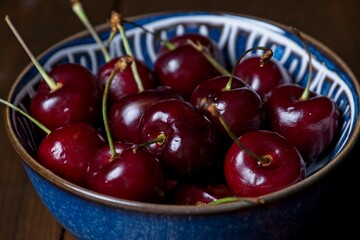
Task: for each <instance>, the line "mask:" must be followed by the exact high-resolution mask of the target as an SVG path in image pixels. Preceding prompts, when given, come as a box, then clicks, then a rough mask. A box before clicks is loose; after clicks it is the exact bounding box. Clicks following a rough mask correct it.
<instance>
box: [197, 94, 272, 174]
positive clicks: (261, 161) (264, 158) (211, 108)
mask: <svg viewBox="0 0 360 240" xmlns="http://www.w3.org/2000/svg"><path fill="white" fill-rule="evenodd" d="M200 106H201V108H202V109H205V110H207V111H208V112H209V113H210V114H211V115H212V116H214V117H217V118H218V119H219V121H220V123H221V125H222V126H223V127H224V129H225V130H226V132H227V134H228V135H229V136H230V138H231V139H232V140H233V141H234V142H235V143H236V145H238V146H239V147H240V148H241V149H243V150H244V151H245V152H246V153H247V154H248V155H250V156H251V157H253V158H254V159H256V160H257V163H258V165H259V166H261V167H267V166H269V165H270V164H271V162H272V157H271V156H270V155H261V156H260V155H257V154H255V153H254V152H252V151H251V150H250V149H248V148H247V147H246V146H245V145H244V144H242V142H240V141H239V139H238V138H237V136H236V135H235V134H234V133H233V131H231V129H230V127H229V124H228V123H227V122H226V120H225V118H224V117H223V116H222V115H221V113H220V112H219V110H218V109H217V107H216V104H215V103H214V102H213V101H212V100H211V99H209V98H204V99H202V101H201V103H200Z"/></svg>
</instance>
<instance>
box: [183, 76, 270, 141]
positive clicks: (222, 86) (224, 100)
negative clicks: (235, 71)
mask: <svg viewBox="0 0 360 240" xmlns="http://www.w3.org/2000/svg"><path fill="white" fill-rule="evenodd" d="M229 83H230V85H228V84H229ZM209 99H211V101H212V102H213V103H214V104H215V105H216V107H217V109H218V111H220V113H221V115H222V116H223V117H224V119H225V120H226V121H227V123H228V125H229V127H230V128H231V130H232V131H233V132H234V134H235V135H237V136H240V135H242V134H244V133H245V132H248V131H252V130H256V129H259V128H261V127H262V125H263V121H264V112H263V103H262V99H261V98H260V96H259V95H258V94H257V93H256V92H255V91H254V90H253V89H251V88H250V87H249V86H248V85H247V84H246V83H245V82H244V81H242V80H241V79H239V78H237V77H232V76H225V75H221V76H217V77H214V78H212V79H208V80H206V81H203V82H201V83H200V84H199V85H198V86H197V87H196V88H195V89H194V91H193V92H192V95H191V97H190V102H191V103H192V104H193V105H194V106H196V107H197V108H199V109H203V110H204V101H205V102H206V101H207V100H209ZM205 107H206V106H205ZM204 113H205V115H206V116H207V117H208V118H209V119H210V120H211V122H212V123H213V124H214V125H215V126H216V127H217V129H218V130H219V131H220V132H221V133H222V134H223V135H224V136H228V135H227V131H226V130H225V129H224V127H223V125H222V123H221V122H220V121H219V118H218V117H217V116H213V115H212V114H211V113H210V112H208V111H206V110H204Z"/></svg>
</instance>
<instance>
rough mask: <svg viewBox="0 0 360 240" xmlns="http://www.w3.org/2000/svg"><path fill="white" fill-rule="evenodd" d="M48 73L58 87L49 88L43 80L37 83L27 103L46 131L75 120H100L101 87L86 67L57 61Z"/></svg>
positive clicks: (89, 121) (95, 123)
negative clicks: (52, 89)
mask: <svg viewBox="0 0 360 240" xmlns="http://www.w3.org/2000/svg"><path fill="white" fill-rule="evenodd" d="M49 76H50V77H51V78H53V79H54V81H56V82H58V83H60V84H61V87H60V88H59V89H56V90H54V91H50V88H49V87H48V85H47V83H46V82H45V81H41V82H40V83H39V85H38V87H37V89H36V93H35V95H34V96H33V97H32V99H31V101H30V106H29V112H30V114H31V115H32V116H33V117H34V118H35V119H37V120H38V121H40V122H41V123H42V124H44V125H45V126H46V127H47V128H49V129H50V130H54V129H56V128H58V127H61V126H64V125H66V124H69V123H75V122H86V123H89V124H92V125H97V124H98V123H99V122H100V120H101V118H100V116H101V115H100V114H101V90H100V89H99V87H98V85H97V83H96V77H95V76H94V75H93V74H92V73H91V72H90V71H89V70H88V69H87V68H85V67H83V66H82V65H79V64H75V63H66V64H60V65H57V66H55V67H54V68H53V69H52V70H51V71H50V72H49Z"/></svg>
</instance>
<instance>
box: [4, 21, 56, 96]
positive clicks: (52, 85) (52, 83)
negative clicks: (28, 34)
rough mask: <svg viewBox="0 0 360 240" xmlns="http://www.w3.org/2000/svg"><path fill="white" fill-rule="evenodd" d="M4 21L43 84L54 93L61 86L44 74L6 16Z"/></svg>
mask: <svg viewBox="0 0 360 240" xmlns="http://www.w3.org/2000/svg"><path fill="white" fill-rule="evenodd" d="M5 21H6V23H7V24H8V25H9V27H10V29H11V30H12V32H13V33H14V35H15V37H16V38H17V40H18V41H19V43H20V44H21V46H22V47H23V48H24V50H25V52H26V53H27V55H28V56H29V57H30V59H31V61H32V62H33V64H34V65H35V67H36V68H37V70H38V71H39V73H40V74H41V76H42V77H43V79H44V80H45V82H46V83H47V85H48V86H49V88H50V90H51V91H55V90H56V89H58V88H60V87H61V84H59V83H57V82H55V81H54V79H52V78H51V77H50V76H49V75H48V74H47V73H46V72H45V70H44V69H43V68H42V66H41V65H40V63H39V61H38V60H37V59H36V58H35V56H34V55H33V54H32V53H31V51H30V50H29V48H28V46H27V45H26V43H25V42H24V40H23V39H22V38H21V36H20V34H19V33H18V31H17V30H16V28H15V27H14V25H13V24H12V22H11V20H10V17H9V16H6V17H5Z"/></svg>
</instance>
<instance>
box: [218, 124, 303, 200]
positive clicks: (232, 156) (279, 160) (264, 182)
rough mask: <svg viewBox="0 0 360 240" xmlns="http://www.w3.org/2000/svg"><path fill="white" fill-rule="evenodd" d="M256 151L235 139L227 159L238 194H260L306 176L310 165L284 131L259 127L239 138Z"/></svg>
mask: <svg viewBox="0 0 360 240" xmlns="http://www.w3.org/2000/svg"><path fill="white" fill-rule="evenodd" d="M238 141H240V142H241V144H242V145H244V146H246V148H247V149H248V150H250V151H251V152H252V153H255V154H256V155H257V156H258V158H254V156H252V155H250V154H248V153H247V152H246V151H244V149H243V148H241V147H239V146H238V144H237V143H236V142H234V143H233V144H232V145H231V147H230V148H229V150H228V152H227V154H226V156H225V162H224V174H225V178H226V181H227V183H228V185H229V188H230V189H231V190H232V191H233V193H234V194H236V195H237V196H244V197H257V196H260V195H264V194H268V193H271V192H275V191H277V190H280V189H283V188H285V187H288V186H290V185H292V184H295V183H297V182H299V181H301V180H303V179H304V178H305V174H306V166H305V162H304V160H303V158H302V157H301V155H300V153H299V152H298V150H297V149H296V148H295V147H294V145H293V144H292V143H291V142H289V141H288V140H287V139H285V138H284V137H282V136H281V135H279V134H277V133H275V132H271V131H267V130H255V131H251V132H248V133H245V134H244V135H242V136H240V137H239V138H238Z"/></svg>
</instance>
